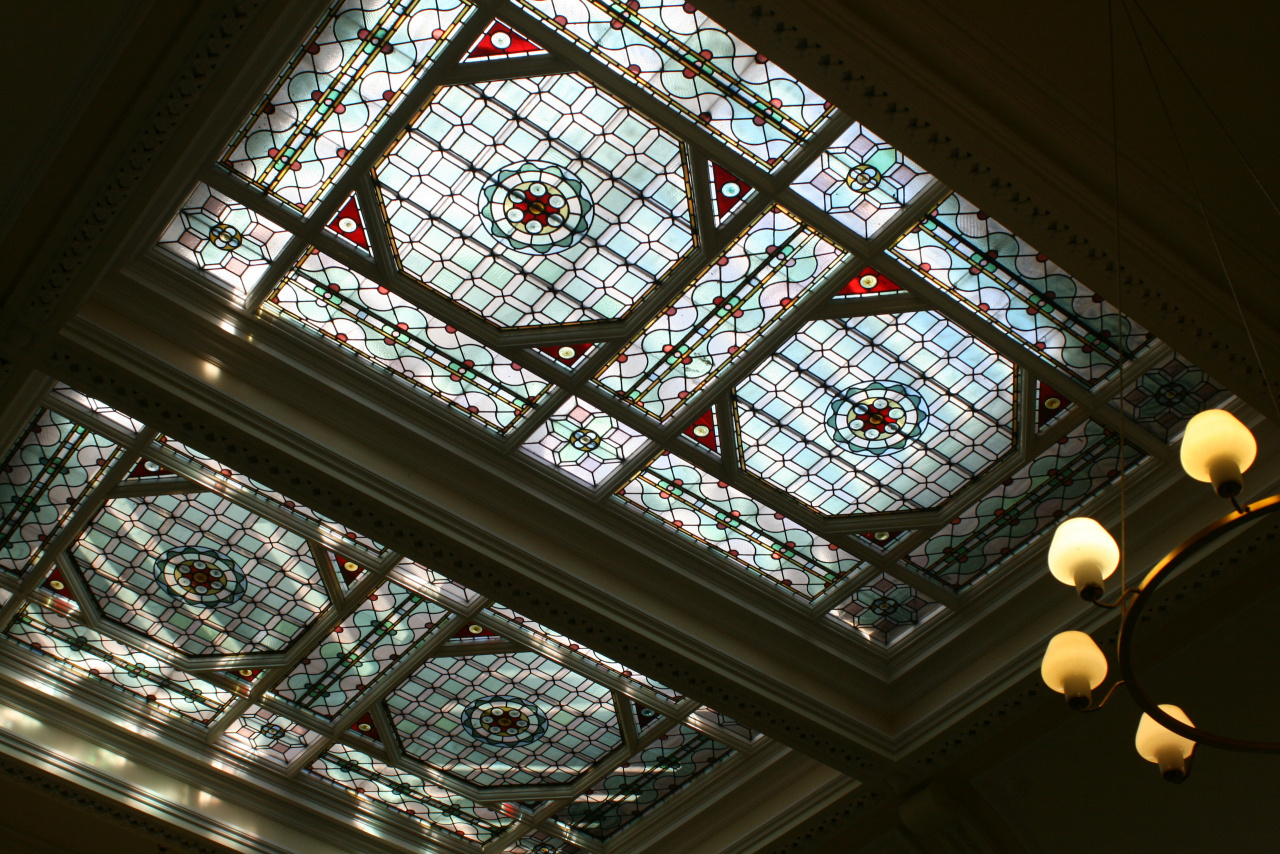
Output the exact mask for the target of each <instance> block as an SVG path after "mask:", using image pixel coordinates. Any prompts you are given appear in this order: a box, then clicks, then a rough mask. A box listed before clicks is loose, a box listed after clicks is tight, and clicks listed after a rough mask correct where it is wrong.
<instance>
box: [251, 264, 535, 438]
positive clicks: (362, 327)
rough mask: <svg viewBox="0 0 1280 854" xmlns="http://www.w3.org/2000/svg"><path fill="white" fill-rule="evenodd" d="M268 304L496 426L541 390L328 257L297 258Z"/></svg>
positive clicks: (531, 378)
mask: <svg viewBox="0 0 1280 854" xmlns="http://www.w3.org/2000/svg"><path fill="white" fill-rule="evenodd" d="M270 304H271V305H272V306H273V307H274V308H275V309H276V310H278V311H279V312H280V314H282V315H283V316H285V317H287V318H289V319H290V320H292V321H295V322H297V323H300V324H302V325H303V326H306V327H308V328H310V329H313V330H316V331H318V332H319V333H320V334H322V335H323V336H325V337H326V338H327V339H329V340H330V341H334V342H337V343H338V344H339V345H341V346H342V348H343V349H344V350H347V351H348V352H351V353H354V354H357V355H358V356H360V357H362V358H364V359H367V360H368V361H369V362H371V363H372V364H374V365H377V366H379V367H381V368H383V369H385V370H386V371H388V372H390V373H392V374H394V375H396V376H398V377H402V378H404V379H406V380H408V381H409V382H411V383H413V384H414V385H415V386H417V387H419V388H421V389H423V390H424V391H427V392H429V393H431V394H433V395H435V396H436V397H438V398H440V399H441V400H443V401H445V402H447V403H449V404H450V405H452V406H454V407H456V408H457V409H459V410H461V411H462V412H464V413H466V414H467V415H468V416H470V417H472V418H475V419H477V420H479V421H480V422H482V423H483V424H485V425H487V426H489V427H491V428H492V429H494V430H496V431H498V432H503V431H505V430H507V429H508V428H510V427H511V426H512V425H513V424H514V423H515V422H516V421H517V420H519V418H520V417H521V416H523V415H524V414H526V413H527V412H528V411H529V409H530V408H531V407H532V406H533V404H534V402H535V401H536V400H537V399H538V398H539V397H540V396H541V394H542V393H543V391H545V390H546V388H547V384H546V383H545V382H544V381H542V380H540V379H538V378H537V377H536V376H535V375H533V374H532V373H531V372H529V371H526V370H523V369H522V368H521V367H520V366H519V365H516V364H514V363H513V362H512V361H511V360H510V359H508V358H506V357H504V356H501V355H499V354H498V353H495V352H494V351H493V350H491V349H489V348H488V347H486V346H484V345H483V344H481V343H480V342H478V341H476V340H475V339H473V338H471V337H470V336H468V335H465V334H463V333H461V332H459V331H458V330H457V329H455V328H454V327H453V326H451V325H449V324H448V323H445V322H444V321H441V320H437V319H436V318H434V317H432V316H431V315H429V314H427V313H426V312H424V311H422V310H421V309H418V308H417V307H415V306H414V305H412V304H411V303H410V302H408V301H407V300H404V299H402V298H401V297H399V296H397V295H395V294H394V293H392V292H391V291H389V290H388V289H387V288H385V287H381V286H379V285H377V284H375V283H373V282H371V281H369V280H368V279H366V278H365V277H364V276H361V275H360V274H358V273H356V272H353V271H352V270H350V269H348V268H347V267H345V266H343V265H342V264H340V263H338V262H337V261H334V260H332V259H330V258H329V257H328V256H327V255H323V254H320V253H315V254H309V255H305V256H303V258H302V260H301V261H300V262H299V263H298V266H297V267H296V268H295V269H294V271H293V272H292V274H291V275H290V276H289V278H287V279H285V281H284V282H283V283H282V284H281V285H280V287H279V289H278V290H277V291H276V292H275V293H274V294H273V295H272V297H271V303H270Z"/></svg>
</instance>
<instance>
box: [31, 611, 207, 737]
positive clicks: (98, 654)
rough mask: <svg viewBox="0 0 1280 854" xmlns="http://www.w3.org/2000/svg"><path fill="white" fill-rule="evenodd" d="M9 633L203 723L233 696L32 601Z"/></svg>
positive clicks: (82, 672)
mask: <svg viewBox="0 0 1280 854" xmlns="http://www.w3.org/2000/svg"><path fill="white" fill-rule="evenodd" d="M6 634H7V636H8V637H9V638H12V639H13V640H15V641H17V642H18V643H21V644H23V645H24V646H27V647H28V648H30V649H33V650H35V651H37V652H39V653H41V654H42V655H46V656H49V657H50V658H52V659H53V660H54V661H56V662H58V664H60V665H62V666H64V667H66V668H69V669H70V670H72V671H74V672H76V673H77V674H78V675H80V676H82V677H83V676H87V677H89V678H91V679H93V680H96V681H99V682H102V683H104V684H108V685H111V686H112V687H113V688H116V689H119V690H120V691H123V692H125V693H126V694H130V695H133V696H135V697H138V698H140V699H142V700H144V701H146V702H147V703H153V704H155V705H157V706H160V707H161V708H164V709H168V710H169V711H171V712H174V713H176V714H179V715H182V716H184V717H186V718H189V719H190V720H193V721H195V722H196V723H199V724H206V725H207V724H209V723H211V722H212V721H213V719H214V718H216V717H217V716H218V715H219V714H221V713H222V711H223V710H224V709H225V708H226V707H227V706H228V705H229V704H230V703H231V700H232V695H231V692H229V691H226V690H224V689H222V688H219V687H217V686H215V685H211V684H210V683H208V682H206V681H204V680H203V679H198V678H196V677H194V676H188V675H187V674H186V673H183V672H182V671H181V670H179V669H177V668H176V667H174V666H172V665H170V664H168V663H166V662H163V661H160V660H159V659H157V658H155V657H153V656H150V655H148V654H146V653H145V652H139V651H137V650H134V649H132V648H130V647H129V646H127V645H125V644H123V643H121V642H120V641H117V640H115V639H113V638H109V637H107V636H105V635H103V634H100V633H99V632H95V631H94V630H93V629H89V628H85V627H84V626H80V625H77V624H76V623H75V622H73V621H72V620H71V619H70V618H69V617H67V616H65V615H63V614H60V613H58V612H57V611H53V610H51V609H47V608H42V607H41V606H39V605H37V604H35V603H34V602H31V603H28V604H27V605H26V606H25V609H24V610H23V612H22V613H21V614H20V615H19V616H18V618H17V619H16V620H14V622H13V623H12V624H11V625H10V626H9V629H8V631H7V632H6Z"/></svg>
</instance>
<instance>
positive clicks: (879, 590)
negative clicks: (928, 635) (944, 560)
mask: <svg viewBox="0 0 1280 854" xmlns="http://www.w3.org/2000/svg"><path fill="white" fill-rule="evenodd" d="M941 610H943V608H942V605H940V604H938V603H937V602H935V601H933V600H932V599H930V598H929V597H928V596H926V595H924V594H923V593H921V592H920V591H919V590H916V589H915V588H914V587H912V586H911V585H910V584H903V583H902V582H901V581H898V580H897V579H896V578H893V577H892V576H889V575H885V574H884V573H881V574H880V575H878V576H877V577H875V578H873V579H871V580H870V581H868V582H867V583H866V584H864V585H862V586H861V587H860V588H858V590H857V591H856V592H855V593H854V594H853V595H852V596H850V597H849V598H848V599H846V600H845V601H844V602H841V603H840V604H839V605H837V606H836V607H835V608H833V609H832V610H831V612H830V614H831V616H833V617H835V618H836V619H837V620H840V621H841V622H844V623H847V624H848V625H850V626H852V627H853V628H855V629H857V630H858V631H859V632H861V633H862V635H863V636H864V637H866V638H868V639H870V640H874V641H878V642H880V643H882V644H884V645H886V646H888V645H889V644H892V643H893V642H895V641H897V640H898V639H899V638H901V637H903V636H904V635H906V634H907V633H908V632H910V631H911V630H912V629H913V628H915V627H916V626H917V625H919V624H920V623H922V622H923V621H925V620H927V619H928V618H929V617H932V616H933V615H934V614H936V613H938V612H939V611H941Z"/></svg>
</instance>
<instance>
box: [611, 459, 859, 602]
mask: <svg viewBox="0 0 1280 854" xmlns="http://www.w3.org/2000/svg"><path fill="white" fill-rule="evenodd" d="M618 497H619V498H621V499H622V500H624V501H626V502H627V503H628V504H630V505H631V506H633V507H636V508H637V509H639V510H641V511H643V512H644V513H646V514H648V515H650V516H653V517H654V518H657V519H659V520H661V521H662V522H664V523H666V524H667V525H670V526H672V527H673V528H675V529H676V530H678V531H680V532H681V533H682V534H685V535H686V536H689V537H692V538H693V539H695V540H697V541H699V542H701V543H703V544H704V545H706V546H708V547H710V548H713V549H716V550H717V551H719V552H721V553H723V554H726V555H728V556H729V557H731V558H733V559H734V560H735V561H737V562H738V563H741V564H742V565H743V566H746V567H747V568H748V569H752V570H754V571H756V572H758V573H760V574H761V575H763V576H764V577H766V578H768V579H770V580H771V581H775V582H777V583H778V584H781V585H783V586H785V587H787V588H788V589H790V590H792V591H793V592H795V593H798V594H800V595H801V596H804V597H806V598H813V597H815V596H818V595H820V594H821V593H822V592H823V591H825V590H827V589H828V588H829V587H830V586H831V585H832V584H834V583H836V582H837V581H839V580H840V579H842V578H844V577H845V576H847V575H848V574H849V573H851V572H853V571H854V570H855V569H857V568H858V567H859V566H860V565H861V562H860V561H859V560H858V559H857V558H855V557H854V556H853V555H851V554H849V553H847V552H846V551H844V550H843V549H841V548H839V547H838V546H836V545H835V544H833V543H827V542H824V541H822V540H821V539H819V538H818V537H816V536H814V534H813V533H811V532H810V531H808V530H806V529H805V528H803V527H801V526H800V525H797V524H796V523H795V522H792V521H791V520H790V519H788V518H786V517H785V516H783V515H782V514H781V513H778V512H776V511H774V510H773V509H772V508H769V507H766V506H764V505H763V504H760V503H759V502H757V501H756V500H755V499H753V498H749V497H747V496H746V495H744V494H742V493H741V492H740V491H738V490H736V489H734V488H733V487H732V486H729V485H728V484H727V483H725V482H724V481H717V480H716V479H715V477H713V476H712V475H709V474H707V473H706V472H704V471H701V470H700V469H698V468H695V467H694V466H692V465H689V464H688V463H686V462H684V461H682V460H680V459H678V458H677V457H676V456H675V455H674V454H667V453H664V454H662V455H661V456H659V457H658V458H657V459H656V460H654V461H653V462H652V463H651V464H650V465H649V467H648V468H646V469H645V470H644V471H642V472H641V473H640V474H639V475H638V476H637V477H636V478H635V479H634V480H632V481H631V482H630V483H628V484H627V485H626V486H624V487H622V489H620V490H619V491H618Z"/></svg>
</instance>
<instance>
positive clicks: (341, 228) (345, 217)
mask: <svg viewBox="0 0 1280 854" xmlns="http://www.w3.org/2000/svg"><path fill="white" fill-rule="evenodd" d="M329 230H330V231H332V232H334V233H335V234H340V235H342V236H343V237H345V238H346V239H347V240H350V241H351V242H352V243H354V244H355V245H357V246H362V247H364V248H365V249H368V248H369V238H368V237H367V236H366V235H365V233H364V217H362V216H360V206H359V205H358V204H356V197H355V196H352V197H351V198H349V199H347V203H346V204H345V205H343V206H342V209H341V210H340V211H338V215H337V216H335V217H334V218H333V221H332V222H330V223H329Z"/></svg>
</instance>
